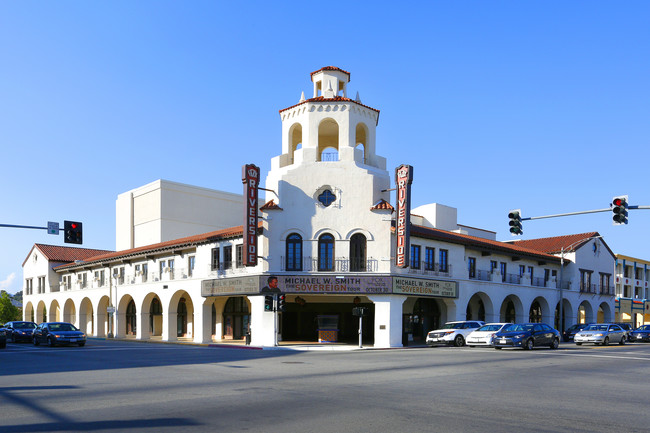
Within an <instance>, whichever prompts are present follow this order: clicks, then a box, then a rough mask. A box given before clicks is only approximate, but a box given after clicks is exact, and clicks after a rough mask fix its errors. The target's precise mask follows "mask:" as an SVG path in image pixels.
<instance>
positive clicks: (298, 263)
mask: <svg viewBox="0 0 650 433" xmlns="http://www.w3.org/2000/svg"><path fill="white" fill-rule="evenodd" d="M286 252H287V263H286V265H287V267H286V270H287V271H302V237H300V235H299V234H297V233H291V234H290V235H289V236H288V237H287V251H286Z"/></svg>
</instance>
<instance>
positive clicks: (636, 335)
mask: <svg viewBox="0 0 650 433" xmlns="http://www.w3.org/2000/svg"><path fill="white" fill-rule="evenodd" d="M628 337H629V340H630V341H650V325H643V326H639V327H638V328H636V329H635V330H634V331H632V332H630V334H629V335H628Z"/></svg>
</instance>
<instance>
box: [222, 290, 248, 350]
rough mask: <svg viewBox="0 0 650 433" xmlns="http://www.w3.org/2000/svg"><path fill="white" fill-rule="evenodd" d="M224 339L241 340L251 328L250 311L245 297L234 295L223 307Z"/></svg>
mask: <svg viewBox="0 0 650 433" xmlns="http://www.w3.org/2000/svg"><path fill="white" fill-rule="evenodd" d="M223 323H224V328H223V338H224V340H241V339H242V338H244V336H245V335H246V333H247V332H248V329H249V326H250V325H249V324H250V313H249V308H248V301H247V300H246V298H244V297H233V298H229V299H228V301H226V305H225V306H224V309H223Z"/></svg>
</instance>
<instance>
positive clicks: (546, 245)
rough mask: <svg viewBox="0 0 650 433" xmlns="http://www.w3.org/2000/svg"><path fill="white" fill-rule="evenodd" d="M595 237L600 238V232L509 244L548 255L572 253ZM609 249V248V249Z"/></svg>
mask: <svg viewBox="0 0 650 433" xmlns="http://www.w3.org/2000/svg"><path fill="white" fill-rule="evenodd" d="M594 236H600V235H599V234H598V232H589V233H579V234H575V235H565V236H554V237H551V238H539V239H528V240H521V241H512V242H508V243H510V244H511V245H519V246H521V247H524V248H529V249H531V250H536V251H542V252H544V253H548V254H558V253H561V252H562V248H564V252H565V253H567V252H572V251H575V250H577V249H578V248H580V247H581V246H583V245H584V244H585V243H587V242H588V241H589V240H590V239H591V238H593V237H594ZM608 249H609V248H608Z"/></svg>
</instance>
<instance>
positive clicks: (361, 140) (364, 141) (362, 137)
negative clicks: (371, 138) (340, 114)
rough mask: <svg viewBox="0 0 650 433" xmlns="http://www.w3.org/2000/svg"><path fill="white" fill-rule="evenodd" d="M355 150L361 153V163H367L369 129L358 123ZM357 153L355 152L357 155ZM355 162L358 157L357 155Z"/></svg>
mask: <svg viewBox="0 0 650 433" xmlns="http://www.w3.org/2000/svg"><path fill="white" fill-rule="evenodd" d="M354 143H355V145H354V148H355V149H358V150H359V151H360V154H361V155H360V161H361V162H363V163H364V164H366V163H367V158H366V149H367V148H368V127H367V126H366V125H365V124H363V123H357V127H356V130H355V139H354ZM356 153H357V152H356V151H355V154H356ZM355 160H357V156H356V155H355Z"/></svg>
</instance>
